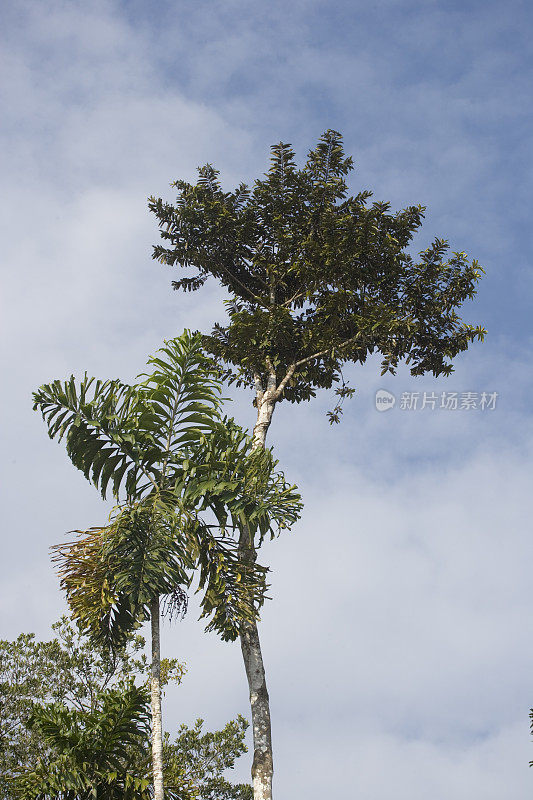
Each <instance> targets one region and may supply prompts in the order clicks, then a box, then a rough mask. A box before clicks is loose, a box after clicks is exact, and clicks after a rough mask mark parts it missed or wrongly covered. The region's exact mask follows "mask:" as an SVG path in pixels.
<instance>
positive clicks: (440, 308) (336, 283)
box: [149, 130, 485, 402]
mask: <svg viewBox="0 0 533 800" xmlns="http://www.w3.org/2000/svg"><path fill="white" fill-rule="evenodd" d="M352 169H353V162H352V159H351V158H349V157H346V156H345V153H344V149H343V143H342V137H341V135H340V134H339V133H337V132H336V131H333V130H328V131H326V132H325V133H324V135H323V136H322V137H321V138H320V141H319V142H318V144H317V146H316V147H315V148H314V149H313V150H311V151H310V152H309V154H308V157H307V161H306V163H305V164H304V166H303V167H302V168H298V167H297V165H296V162H295V154H294V151H293V150H292V148H291V146H290V145H288V144H285V143H282V142H280V143H279V144H277V145H274V146H273V147H272V157H271V165H270V169H269V170H268V172H267V173H266V175H265V176H264V177H263V178H260V179H258V180H256V181H255V182H254V184H253V186H252V187H249V186H247V185H245V184H240V185H239V186H238V187H237V188H236V189H235V190H234V191H225V190H224V189H223V188H222V185H221V183H220V180H219V173H218V171H217V170H216V169H215V168H214V167H213V166H211V165H209V164H208V165H206V166H205V167H202V168H200V169H199V179H198V181H197V183H196V184H191V183H188V182H187V181H184V180H177V181H175V183H174V184H173V185H174V186H175V188H176V189H177V190H178V195H177V199H176V201H175V203H169V202H166V201H164V200H162V199H160V198H159V199H156V198H154V197H151V198H150V201H149V207H150V209H151V211H153V213H154V214H155V215H156V217H157V220H158V223H159V227H160V233H161V238H162V240H163V242H162V244H158V245H156V246H155V247H154V252H153V256H154V258H156V259H157V260H159V261H160V262H162V263H163V264H167V265H169V266H178V267H179V268H184V269H187V270H188V269H190V270H191V271H192V274H190V275H187V276H183V277H181V276H180V277H178V278H177V279H176V280H175V281H174V282H173V286H174V288H175V289H181V290H183V291H194V290H197V289H199V288H200V287H201V286H202V285H203V284H204V283H205V281H206V280H207V279H208V278H209V277H213V278H215V279H216V280H217V281H219V282H220V283H221V285H222V286H224V287H225V288H226V289H227V291H228V292H229V300H228V302H227V311H228V315H229V321H228V323H227V324H225V325H224V324H216V325H215V327H214V329H213V332H212V334H211V335H209V336H206V337H205V339H204V342H205V344H206V347H207V349H208V350H209V351H210V352H211V353H213V354H214V355H215V356H217V357H218V358H219V359H220V360H221V361H222V362H224V363H225V365H226V367H227V377H228V378H229V379H230V380H232V381H236V382H237V383H242V382H244V383H246V384H247V385H249V386H252V387H254V386H255V388H256V389H257V388H260V389H262V390H263V391H265V390H266V389H267V388H268V387H270V388H275V389H276V392H277V395H276V398H275V399H276V400H281V399H287V400H290V401H293V402H299V401H302V400H308V399H309V398H311V397H312V396H313V395H314V394H315V391H316V389H317V388H329V387H330V386H331V385H332V384H333V383H334V382H336V381H338V380H339V378H340V376H341V369H342V365H343V364H344V363H345V362H348V361H352V362H355V363H363V362H365V360H366V359H367V358H368V356H369V355H371V354H372V353H376V352H377V353H380V354H381V357H382V370H383V372H386V371H389V372H394V371H395V370H396V368H397V366H398V364H399V362H400V361H401V360H403V359H405V360H406V362H407V363H408V364H410V369H411V373H412V374H413V375H421V374H423V373H426V372H431V373H432V374H433V375H435V376H437V375H440V374H445V375H446V374H449V373H450V372H451V370H452V365H451V361H452V359H453V358H454V357H455V356H456V355H457V354H458V353H460V352H461V351H463V350H466V349H467V347H468V345H469V344H470V343H471V342H472V341H473V340H474V339H476V338H478V339H482V338H483V335H484V333H485V331H484V329H483V328H482V327H481V326H479V325H471V324H469V323H465V322H463V320H462V319H461V318H460V317H459V316H458V314H457V309H458V307H459V306H460V305H461V304H462V303H463V302H464V301H465V300H466V299H468V298H472V297H473V296H474V293H475V291H476V284H477V282H478V281H479V279H480V277H481V275H482V272H483V270H482V269H481V267H480V266H479V264H478V263H477V261H475V260H473V261H470V260H469V258H468V256H467V255H466V254H465V253H463V252H452V253H449V248H448V244H447V242H446V241H445V240H444V239H438V238H437V239H435V240H434V241H433V243H432V244H431V245H430V246H429V247H428V248H426V249H425V250H423V251H422V252H421V253H419V254H418V255H417V256H415V255H413V253H412V252H411V245H412V242H413V239H414V236H415V234H416V233H417V231H418V230H419V228H420V226H421V224H422V220H423V217H424V210H425V209H424V208H423V207H422V206H420V205H412V206H408V207H407V208H405V209H403V210H401V211H396V212H392V211H391V208H390V203H388V202H379V201H375V202H370V198H371V196H372V193H371V192H370V191H366V190H363V191H360V192H358V193H357V194H355V195H350V194H349V192H348V185H347V182H346V181H347V176H348V174H349V173H350V172H351V170H352ZM272 379H274V383H273V382H272Z"/></svg>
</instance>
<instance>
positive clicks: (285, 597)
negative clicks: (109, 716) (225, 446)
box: [0, 0, 533, 800]
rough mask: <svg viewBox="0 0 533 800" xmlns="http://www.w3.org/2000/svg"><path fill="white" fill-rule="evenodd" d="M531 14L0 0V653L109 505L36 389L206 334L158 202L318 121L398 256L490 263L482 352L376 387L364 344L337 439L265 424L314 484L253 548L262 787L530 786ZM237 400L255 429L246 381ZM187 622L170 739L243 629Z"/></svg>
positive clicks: (245, 763)
mask: <svg viewBox="0 0 533 800" xmlns="http://www.w3.org/2000/svg"><path fill="white" fill-rule="evenodd" d="M532 22H533V10H532V7H531V5H530V4H528V3H526V2H520V1H519V0H510V1H508V2H505V3H504V2H503V1H502V0H497V1H495V0H492V2H491V0H485V2H469V0H466V2H463V3H460V4H459V3H456V2H446V1H445V0H444V1H442V2H435V1H434V0H424V2H419V1H418V0H417V1H415V0H412V1H411V0H375V2H373V3H363V2H361V1H360V0H358V1H357V2H341V1H340V0H331V1H330V2H328V3H326V2H318V1H316V0H295V1H294V2H292V3H291V4H290V5H289V4H287V3H283V2H279V0H272V1H271V2H269V3H259V2H256V0H247V2H245V0H227V2H225V3H214V2H204V1H202V0H199V1H197V2H194V3H193V2H190V1H189V2H184V1H181V0H178V1H177V2H166V1H165V0H162V1H161V2H158V3H151V2H140V0H138V1H137V2H119V0H84V2H81V1H80V0H69V1H68V2H67V1H66V0H63V1H60V0H47V2H46V3H43V2H37V1H35V0H34V1H31V0H30V1H28V0H17V1H16V2H13V1H12V2H10V0H7V2H4V3H3V4H2V8H1V10H0V38H1V48H0V58H1V61H2V63H1V68H0V92H1V100H0V102H1V106H2V109H3V114H2V117H3V119H2V123H1V130H0V161H1V174H2V181H3V191H2V193H1V197H0V208H1V224H2V267H1V268H2V298H1V303H2V307H1V321H0V324H1V326H2V336H1V348H2V378H3V381H2V409H3V413H2V425H1V428H2V431H1V435H2V456H3V457H2V464H1V470H2V476H1V486H2V492H3V493H4V496H3V503H2V507H3V528H4V531H3V537H2V558H1V561H0V586H1V588H0V608H1V612H0V637H1V638H14V637H16V636H17V635H18V634H19V633H20V632H22V631H35V632H36V634H37V635H38V636H39V637H42V638H46V637H47V636H49V635H50V626H51V624H52V623H53V622H54V621H55V620H56V619H57V618H58V617H59V616H60V614H61V613H63V612H64V611H65V603H64V599H63V597H62V596H61V593H60V591H59V588H58V581H57V577H56V576H55V574H54V571H53V567H52V565H51V564H50V558H49V547H50V545H52V544H54V543H57V542H59V541H61V540H62V538H63V537H64V535H65V533H66V532H67V531H70V530H72V529H76V528H78V529H79V528H83V527H89V526H91V525H96V524H99V523H101V522H103V521H105V519H106V516H107V513H108V510H109V507H108V506H106V505H105V504H103V503H102V501H101V500H100V499H99V496H98V493H97V492H96V490H95V489H94V488H93V487H91V486H90V484H88V483H87V482H85V481H84V479H83V476H82V475H81V473H78V472H77V471H76V470H74V469H73V468H72V466H71V464H70V462H69V461H68V458H67V456H66V454H65V452H64V448H63V447H62V446H61V445H58V444H57V443H55V442H51V441H50V440H49V439H48V437H47V435H46V430H45V426H44V424H43V422H42V420H41V419H40V418H39V417H38V415H37V414H36V413H34V412H32V408H31V393H32V391H33V390H35V389H36V388H37V387H38V386H39V385H40V384H42V383H44V382H48V381H50V380H52V379H54V378H62V377H67V376H69V375H70V374H71V373H74V374H75V375H78V376H80V375H81V374H83V372H84V371H85V370H87V372H88V373H90V374H94V375H97V376H100V377H121V378H122V379H124V380H133V379H134V377H135V375H137V374H138V373H139V372H141V371H142V369H143V367H144V364H145V361H146V358H147V357H148V356H149V355H150V354H152V353H154V352H155V351H156V350H157V348H158V347H159V346H160V344H161V343H162V341H163V339H164V338H170V337H173V336H175V335H177V334H179V333H180V332H181V331H182V330H183V328H185V327H188V328H193V329H199V330H204V331H208V330H209V329H210V327H211V325H212V323H213V322H214V321H216V320H222V319H223V314H224V312H223V304H222V301H223V299H224V296H223V294H222V292H221V291H220V290H219V289H218V287H217V286H216V285H215V284H209V285H206V286H205V287H204V288H203V289H202V290H201V292H197V293H194V294H192V295H181V294H178V293H176V292H172V290H171V287H170V283H171V280H172V279H173V278H174V277H175V274H174V273H173V272H172V270H170V269H169V268H168V267H162V266H161V265H159V264H158V263H157V262H154V261H153V260H152V259H151V251H152V246H153V245H154V244H156V243H157V241H158V231H157V225H156V220H155V218H153V217H152V216H151V215H150V214H149V212H148V209H147V197H148V196H149V195H156V196H162V197H164V198H165V199H167V200H172V199H173V191H172V189H171V187H170V183H171V182H172V181H173V180H176V179H177V178H185V179H188V180H192V179H194V177H195V174H196V167H197V166H198V165H201V164H205V163H207V162H210V163H212V164H214V165H215V166H216V167H217V168H218V169H219V170H220V171H221V179H222V182H223V185H224V186H226V187H227V188H228V189H229V188H232V187H233V186H235V185H236V184H237V183H239V182H240V181H248V182H252V181H253V180H254V178H255V177H257V176H259V175H260V174H261V173H263V172H264V171H265V170H266V169H267V167H268V158H269V146H270V145H272V144H274V143H275V142H278V141H280V140H282V141H285V142H291V143H292V144H293V145H294V147H295V149H296V152H297V158H298V160H299V162H300V163H301V162H302V160H303V159H304V158H305V155H306V153H307V151H308V150H309V149H310V148H311V147H313V146H314V145H315V143H316V141H317V140H318V137H319V136H320V135H321V133H322V132H323V131H324V130H326V129H328V128H334V129H336V130H339V131H340V132H341V133H342V134H343V136H344V141H345V147H346V150H347V152H348V153H349V154H351V155H352V156H353V157H354V162H355V165H356V169H355V171H354V173H352V176H351V178H350V188H351V189H352V190H353V192H354V193H355V192H356V191H359V190H360V189H362V188H370V189H371V190H372V191H374V193H375V196H376V198H377V199H384V200H389V201H390V202H391V203H392V207H393V208H395V209H396V208H401V207H403V206H405V205H408V204H412V203H421V204H423V205H425V206H427V212H426V221H425V225H424V226H423V229H422V231H421V232H420V233H419V235H418V237H417V240H416V242H415V243H414V246H415V249H419V250H421V249H423V248H424V247H426V246H427V245H428V244H429V243H430V241H431V240H432V238H433V237H434V236H440V237H443V238H446V239H449V241H450V243H451V246H452V249H453V250H460V251H466V252H467V253H469V254H470V255H471V256H472V257H475V258H477V259H478V260H479V262H480V263H481V265H482V266H483V267H484V269H485V271H486V274H485V276H484V278H483V280H482V282H481V284H480V287H479V292H478V295H477V297H476V298H475V300H474V301H473V302H468V303H467V304H466V305H465V307H464V309H463V314H464V318H465V319H466V320H467V321H468V322H472V323H475V324H483V325H484V326H485V327H486V328H487V331H488V334H487V337H486V340H485V342H484V343H483V344H478V343H476V344H474V345H472V347H471V348H470V350H469V351H468V352H467V353H464V354H462V355H461V357H460V358H458V359H457V361H456V369H455V372H454V373H453V374H452V376H450V377H449V378H447V379H444V378H440V379H434V378H432V377H431V376H425V377H423V378H413V377H411V376H410V374H409V372H408V370H407V369H406V368H405V367H402V368H401V369H400V370H399V371H398V375H397V376H395V377H391V376H387V377H385V378H381V377H380V375H379V360H377V359H370V361H369V362H368V363H367V364H366V365H365V366H364V367H358V368H351V369H348V370H347V377H348V378H349V380H350V383H351V385H352V386H353V387H354V388H355V389H356V394H355V397H354V398H353V399H352V400H350V401H348V402H346V404H345V407H344V416H343V422H342V424H341V425H339V426H334V427H331V426H330V425H329V424H328V420H327V416H326V412H327V411H328V409H330V408H331V407H332V405H333V404H334V400H333V398H332V397H331V396H328V393H326V392H324V393H322V394H319V395H318V397H317V398H316V400H314V401H313V402H312V403H309V404H303V405H300V406H290V405H289V404H286V403H285V404H282V405H281V406H280V407H279V409H278V410H276V413H275V417H274V421H273V425H272V429H271V432H270V434H269V435H270V443H271V444H272V445H273V446H274V448H275V452H276V455H277V457H278V458H279V459H280V464H281V466H282V467H283V469H284V471H285V473H286V475H287V477H288V478H289V479H290V480H291V481H294V482H295V483H297V484H298V486H299V487H300V490H301V493H302V495H303V499H304V501H305V510H304V514H303V517H302V520H301V522H299V523H298V524H297V525H296V526H295V527H294V529H293V530H292V531H291V532H290V533H284V534H283V535H282V536H281V537H280V538H279V539H276V540H274V541H272V542H269V543H268V544H267V545H265V548H264V552H263V553H262V554H261V559H262V561H263V563H267V564H269V565H270V567H271V570H272V571H271V573H270V582H271V587H272V588H271V596H272V600H270V601H269V602H268V604H267V606H266V607H265V608H264V611H263V613H262V621H261V628H260V631H261V636H262V642H263V649H264V658H265V663H266V667H267V679H268V686H269V691H270V696H271V705H272V714H273V736H274V747H275V752H274V759H275V792H276V795H275V796H276V798H278V800H283V798H289V797H300V796H304V797H306V798H307V800H322V799H323V798H324V797H341V796H342V797H348V798H352V797H353V798H364V800H390V798H391V797H392V796H393V794H394V797H395V798H396V800H404V798H405V800H427V798H428V797H432V799H433V800H467V799H468V800H471V798H473V797H474V798H483V800H501V799H502V798H507V797H512V798H513V800H525V799H526V798H529V797H530V796H531V786H532V782H533V772H531V771H530V770H529V768H528V762H529V760H531V759H533V742H531V740H530V733H529V720H528V712H529V709H530V707H531V706H533V686H532V681H531V667H532V663H533V648H532V644H531V623H530V620H531V591H530V574H531V566H532V558H533V543H532V540H531V535H530V528H531V512H530V496H531V477H530V471H531V466H530V465H531V457H532V449H533V427H532V413H531V397H532V381H531V367H530V362H531V344H532V334H531V326H530V305H531V299H532V294H533V292H532V271H531V267H530V261H529V258H530V236H529V235H528V234H529V229H530V198H531V190H532V162H531V153H530V133H529V132H530V129H531V125H532V122H533V119H532V117H533V115H532V112H531V104H530V91H531V89H530V87H531V84H532V78H533V75H532V72H533V62H532V57H531V56H532V54H531V36H530V31H531V24H532ZM378 390H386V391H388V392H390V393H392V394H393V395H394V398H395V404H394V407H392V408H389V410H387V411H384V412H383V411H381V412H380V411H378V410H377V408H376V402H375V396H376V392H377V391H378ZM443 392H444V393H445V395H444V397H445V403H448V401H449V400H450V395H451V394H452V393H454V392H455V393H457V400H458V408H457V409H454V408H453V407H452V408H450V407H448V408H446V407H445V408H441V407H440V405H441V398H442V393H443ZM467 392H470V393H472V394H471V395H468V397H470V398H472V397H473V398H474V400H475V401H476V405H477V407H476V408H466V407H461V405H467V404H468V403H467V399H466V398H467V395H465V393H467ZM483 392H485V393H486V395H487V397H490V396H492V401H491V402H489V403H488V405H486V406H485V408H481V407H480V406H481V397H482V393H483ZM424 393H425V403H424ZM231 395H232V397H233V398H234V399H233V402H232V403H231V408H230V411H231V413H232V414H233V415H234V416H235V417H236V418H237V419H238V421H239V422H240V423H241V424H243V425H245V426H248V427H249V426H251V425H252V424H253V416H254V410H253V408H252V405H251V395H250V394H249V393H246V392H245V391H240V392H238V391H233V392H231ZM435 398H436V401H435ZM415 403H416V408H415V407H414V406H415ZM433 403H434V405H435V407H434V408H433V407H432V405H433ZM424 405H425V407H424V408H422V406H424ZM451 405H453V402H452V403H451ZM196 616H197V614H196V607H195V601H194V598H192V600H191V610H190V612H189V614H188V615H187V617H186V618H185V620H184V621H183V622H180V623H173V625H172V626H170V625H169V624H168V623H165V626H164V629H163V649H164V651H165V653H166V654H167V655H168V656H173V657H178V658H180V659H182V660H183V661H185V662H186V663H187V666H188V674H187V676H186V678H185V680H184V683H183V684H182V686H180V687H176V688H174V689H169V691H168V692H167V696H166V698H165V703H166V705H165V726H166V728H167V729H168V730H170V731H171V732H172V731H173V730H175V729H176V727H177V726H178V725H179V723H180V722H182V721H185V722H189V723H190V722H192V721H193V720H194V719H195V718H196V717H202V718H204V719H205V720H206V723H207V724H208V725H209V726H211V727H215V726H221V725H223V724H224V723H225V722H226V721H227V720H229V719H230V718H233V717H235V716H236V715H237V714H238V713H243V714H244V715H248V713H249V712H248V702H247V687H246V682H245V678H244V670H243V667H242V663H241V658H240V652H239V648H238V645H235V644H227V643H222V642H220V641H219V640H218V639H217V638H216V636H215V635H214V634H205V633H204V632H203V626H202V624H201V623H199V622H198V621H197V619H196ZM246 759H247V757H246V756H245V757H244V758H243V759H241V763H240V764H239V766H238V768H237V771H236V772H237V775H238V777H239V778H240V779H245V778H246V776H247V774H249V768H250V763H249V760H246Z"/></svg>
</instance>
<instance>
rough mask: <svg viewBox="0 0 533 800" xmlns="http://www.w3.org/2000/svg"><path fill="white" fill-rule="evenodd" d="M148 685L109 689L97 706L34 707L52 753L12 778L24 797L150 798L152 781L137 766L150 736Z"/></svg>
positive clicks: (33, 719) (33, 722)
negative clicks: (140, 773)
mask: <svg viewBox="0 0 533 800" xmlns="http://www.w3.org/2000/svg"><path fill="white" fill-rule="evenodd" d="M147 700H148V698H147V694H146V690H145V689H144V688H143V687H138V686H135V685H133V684H132V685H130V686H129V687H127V688H126V689H125V690H120V689H109V690H107V691H105V692H103V693H102V694H101V696H100V703H99V707H98V708H97V709H94V710H87V711H85V710H84V711H80V710H79V709H69V708H67V707H66V706H65V705H64V704H61V703H56V704H52V705H49V706H41V707H39V706H36V707H35V709H34V711H33V713H32V715H31V716H30V719H29V725H30V728H32V729H34V730H36V731H37V732H38V733H40V735H41V737H42V739H43V741H44V742H45V744H46V746H47V748H48V750H49V752H48V753H47V755H46V756H45V757H43V758H40V759H39V760H38V761H37V763H36V764H35V765H32V767H31V769H30V770H28V771H25V772H24V773H22V774H20V775H19V776H18V777H17V778H16V779H15V780H14V782H13V785H14V789H15V794H16V796H17V797H20V798H24V800H48V799H49V798H57V800H59V798H65V800H91V798H94V797H98V798H101V800H150V798H151V793H150V791H149V787H150V780H149V778H148V776H147V774H146V772H147V770H146V768H145V769H144V770H143V772H144V775H143V776H142V777H141V776H139V775H138V774H136V773H137V772H138V770H137V769H136V766H137V764H136V762H137V761H138V758H139V756H140V757H144V759H146V753H145V750H144V743H145V740H146V739H147V737H148V735H149V717H150V714H149V710H148V702H147Z"/></svg>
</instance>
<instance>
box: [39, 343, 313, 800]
mask: <svg viewBox="0 0 533 800" xmlns="http://www.w3.org/2000/svg"><path fill="white" fill-rule="evenodd" d="M148 365H149V366H151V367H152V371H151V372H150V373H149V374H144V375H142V376H140V377H142V378H144V380H143V381H142V382H140V383H137V384H133V385H128V384H124V383H122V382H120V381H118V380H109V381H99V380H95V379H94V378H88V377H87V376H85V377H84V379H83V380H82V381H81V382H80V383H79V384H77V382H76V381H75V379H74V378H73V377H71V379H70V380H69V381H67V382H64V383H61V382H60V381H54V382H53V383H51V384H48V385H45V386H42V387H41V388H40V389H39V391H38V392H36V393H35V394H34V408H35V409H39V410H40V411H41V413H42V415H43V418H44V420H45V422H46V423H47V426H48V432H49V435H50V437H51V438H55V437H57V438H59V439H61V438H62V437H63V436H65V437H66V447H67V453H68V455H69V457H70V459H71V461H72V462H73V464H74V465H75V466H76V467H78V468H79V469H81V470H82V472H83V473H84V475H85V477H86V478H88V479H89V480H91V481H92V482H93V483H94V484H95V485H96V486H97V487H98V488H99V489H100V491H101V493H102V496H103V497H104V498H105V497H106V492H107V489H108V487H109V485H111V486H112V493H113V496H114V497H115V499H116V500H117V501H118V503H119V505H118V506H117V507H116V509H115V510H114V512H112V515H111V518H110V521H109V524H108V525H106V526H104V527H99V528H92V529H90V530H87V531H77V532H76V533H78V537H77V539H76V540H75V541H73V542H69V543H67V544H64V545H59V546H57V547H56V548H55V552H56V554H55V558H56V561H57V562H58V563H59V568H60V577H61V585H62V588H63V589H64V590H65V591H66V593H67V597H68V600H69V603H70V606H71V608H72V611H73V614H74V616H75V617H76V618H77V620H78V621H79V623H80V624H81V625H82V627H83V628H84V629H85V630H87V631H88V632H89V633H90V634H91V635H92V638H93V639H94V640H95V641H96V642H98V643H100V644H101V645H104V646H107V647H108V648H111V649H112V650H113V649H114V648H116V647H117V646H119V645H120V644H122V643H123V641H124V639H125V638H126V637H127V636H128V635H129V634H130V633H131V631H132V630H133V629H134V628H135V627H136V626H137V625H139V624H140V623H141V622H143V621H145V620H147V619H150V621H151V633H152V667H151V709H152V756H153V778H154V798H155V800H163V796H164V788H163V748H162V719H161V681H160V631H159V619H160V600H161V597H163V596H164V597H165V598H166V599H167V601H168V602H170V604H171V606H172V604H176V603H178V604H179V602H180V601H181V598H182V596H183V587H187V586H188V585H189V584H190V582H191V578H192V575H193V571H194V570H195V568H197V567H198V573H199V588H201V589H202V590H203V599H202V609H203V614H202V615H203V616H207V617H210V622H209V624H208V628H211V629H214V630H216V631H217V632H218V633H219V634H220V635H221V636H222V637H223V638H224V639H235V638H237V636H238V635H239V631H240V627H241V625H242V623H243V621H246V620H248V621H249V620H250V618H254V619H255V617H256V616H257V614H258V609H259V607H260V606H261V604H262V603H263V601H264V596H265V590H266V581H265V573H266V570H265V569H264V568H263V567H261V566H260V565H259V564H257V563H256V562H255V561H247V562H246V563H244V560H243V559H242V558H240V557H239V553H238V546H237V541H236V538H235V536H234V534H235V533H237V535H238V534H239V532H240V531H241V530H242V528H243V526H245V525H246V526H248V527H249V528H250V530H251V532H252V535H255V534H257V535H258V538H259V540H261V539H262V538H263V537H264V536H265V535H266V534H267V533H268V532H270V533H271V534H272V533H273V532H274V530H275V529H276V528H278V529H279V528H281V527H286V526H287V525H289V524H291V523H292V522H294V521H295V519H297V517H298V515H299V511H300V507H301V504H300V498H299V496H298V495H297V494H296V492H295V490H294V487H290V486H288V485H287V484H286V482H285V479H284V477H283V476H282V475H281V474H279V473H276V471H275V468H276V463H277V462H275V461H274V459H273V457H272V454H271V452H270V451H268V450H265V451H258V450H257V449H255V450H254V449H253V448H252V447H251V440H250V439H249V437H247V436H246V434H245V433H244V432H243V431H242V430H241V429H240V428H239V427H238V426H237V425H236V424H235V423H234V422H233V421H232V420H228V419H226V418H225V419H222V418H221V416H220V405H221V399H220V382H219V374H218V370H217V367H216V366H214V364H213V362H212V361H211V360H210V359H209V358H207V357H206V356H205V355H204V353H203V351H202V348H201V337H200V336H199V335H198V334H191V333H190V332H188V331H185V332H184V333H183V334H182V336H180V337H178V338H177V339H174V340H171V341H169V342H166V343H165V346H164V347H163V348H161V349H160V350H159V351H158V353H157V355H156V356H154V357H152V358H150V359H149V361H148ZM208 511H210V512H214V519H215V520H216V522H215V524H214V525H212V524H211V525H210V524H208V523H207V522H206V516H208V515H206V513H205V512H208Z"/></svg>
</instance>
